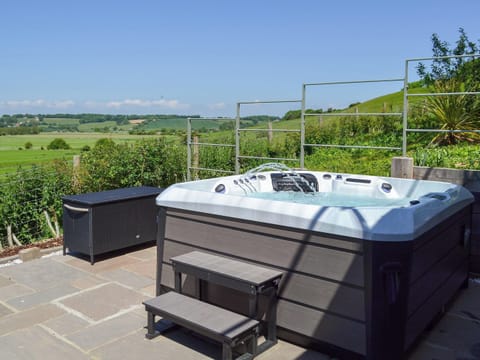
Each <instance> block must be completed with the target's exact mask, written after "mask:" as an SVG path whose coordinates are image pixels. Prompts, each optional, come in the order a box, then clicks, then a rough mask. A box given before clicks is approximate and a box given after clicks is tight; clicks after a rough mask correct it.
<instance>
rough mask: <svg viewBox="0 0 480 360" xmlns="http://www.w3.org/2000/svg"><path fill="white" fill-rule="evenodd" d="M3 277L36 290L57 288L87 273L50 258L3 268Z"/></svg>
mask: <svg viewBox="0 0 480 360" xmlns="http://www.w3.org/2000/svg"><path fill="white" fill-rule="evenodd" d="M2 275H3V276H5V275H7V276H8V277H9V278H10V279H11V280H12V281H15V282H17V283H19V284H22V285H25V286H28V287H30V288H32V289H35V290H44V289H46V288H49V287H55V286H57V285H58V284H59V283H66V282H69V281H73V280H75V279H78V278H79V277H82V276H85V273H84V272H82V271H79V270H77V269H74V268H72V267H70V266H67V265H64V264H62V263H59V262H56V261H51V260H50V258H42V259H36V260H32V261H29V262H26V263H23V264H19V265H13V266H7V267H5V268H2Z"/></svg>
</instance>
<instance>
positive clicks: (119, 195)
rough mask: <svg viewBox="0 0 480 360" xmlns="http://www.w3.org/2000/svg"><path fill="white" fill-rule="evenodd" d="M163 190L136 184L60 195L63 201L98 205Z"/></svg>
mask: <svg viewBox="0 0 480 360" xmlns="http://www.w3.org/2000/svg"><path fill="white" fill-rule="evenodd" d="M162 191H163V189H161V188H157V187H152V186H138V187H130V188H122V189H116V190H107V191H100V192H92V193H85V194H78V195H66V196H63V197H62V200H63V202H64V203H66V202H67V203H76V204H83V205H99V204H107V203H112V202H117V201H124V200H129V199H136V198H142V197H149V196H157V195H158V194H160V193H161V192H162Z"/></svg>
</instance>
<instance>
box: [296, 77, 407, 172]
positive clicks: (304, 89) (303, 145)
mask: <svg viewBox="0 0 480 360" xmlns="http://www.w3.org/2000/svg"><path fill="white" fill-rule="evenodd" d="M400 81H401V82H403V81H404V79H400V78H399V79H381V80H357V81H336V82H319V83H306V84H303V86H302V114H301V119H300V123H301V125H300V127H301V135H300V141H301V152H300V167H301V168H304V167H305V148H306V147H330V148H348V149H377V150H391V151H400V150H402V148H401V147H400V146H398V147H396V146H366V145H345V144H309V143H306V142H305V122H306V117H308V116H322V117H328V116H330V117H336V116H340V117H350V116H355V117H359V116H398V117H401V116H402V115H403V114H402V113H399V112H380V113H378V112H355V113H351V112H335V113H333V112H330V113H323V112H322V113H307V112H306V98H307V88H309V87H312V86H335V85H351V84H370V83H382V82H400Z"/></svg>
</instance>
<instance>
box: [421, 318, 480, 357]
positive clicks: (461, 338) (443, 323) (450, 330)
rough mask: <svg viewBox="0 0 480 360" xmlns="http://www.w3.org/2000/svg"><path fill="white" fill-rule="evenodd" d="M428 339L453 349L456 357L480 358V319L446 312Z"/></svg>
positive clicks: (431, 342) (432, 342)
mask: <svg viewBox="0 0 480 360" xmlns="http://www.w3.org/2000/svg"><path fill="white" fill-rule="evenodd" d="M426 341H427V342H428V343H430V344H436V345H439V346H442V347H446V348H448V349H451V350H452V351H453V352H454V354H455V358H456V359H472V360H473V359H480V321H479V320H476V319H465V318H463V317H460V316H457V315H454V314H446V315H445V316H443V317H442V319H441V320H440V321H439V323H438V324H437V325H436V326H435V328H434V329H433V330H432V331H430V332H429V333H428V335H427V337H426Z"/></svg>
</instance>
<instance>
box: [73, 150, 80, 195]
mask: <svg viewBox="0 0 480 360" xmlns="http://www.w3.org/2000/svg"><path fill="white" fill-rule="evenodd" d="M79 170H80V155H73V174H72V182H73V188H74V189H77V187H78V185H79V181H78V172H79Z"/></svg>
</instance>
